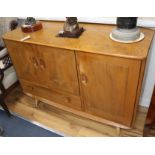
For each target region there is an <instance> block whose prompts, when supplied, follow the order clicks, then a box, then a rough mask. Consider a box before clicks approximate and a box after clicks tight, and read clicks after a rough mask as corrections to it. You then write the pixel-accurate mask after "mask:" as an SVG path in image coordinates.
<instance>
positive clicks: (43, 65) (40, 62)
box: [39, 59, 46, 69]
mask: <svg viewBox="0 0 155 155" xmlns="http://www.w3.org/2000/svg"><path fill="white" fill-rule="evenodd" d="M39 65H40V67H41V68H42V69H45V68H46V65H45V62H44V60H43V59H39Z"/></svg>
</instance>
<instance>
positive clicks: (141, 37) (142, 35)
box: [109, 32, 145, 44]
mask: <svg viewBox="0 0 155 155" xmlns="http://www.w3.org/2000/svg"><path fill="white" fill-rule="evenodd" d="M109 37H110V38H111V39H112V40H113V41H117V42H120V43H126V44H128V43H135V42H139V41H141V40H143V39H144V37H145V35H144V33H142V32H141V33H140V37H139V38H138V39H136V40H132V41H123V40H118V39H115V38H114V37H113V36H112V33H110V35H109Z"/></svg>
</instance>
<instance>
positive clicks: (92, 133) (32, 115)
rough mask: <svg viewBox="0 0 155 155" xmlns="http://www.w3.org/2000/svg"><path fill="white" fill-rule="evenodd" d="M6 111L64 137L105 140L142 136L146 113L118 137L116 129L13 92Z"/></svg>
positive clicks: (142, 109)
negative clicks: (105, 138) (102, 138)
mask: <svg viewBox="0 0 155 155" xmlns="http://www.w3.org/2000/svg"><path fill="white" fill-rule="evenodd" d="M6 102H7V105H8V107H9V109H10V110H11V111H12V112H13V113H15V114H17V115H19V116H22V117H24V118H26V119H28V120H30V121H33V122H34V121H35V122H38V123H40V124H42V125H44V126H46V127H48V128H50V129H52V130H54V131H56V132H57V133H58V132H59V133H62V135H64V136H82V137H83V136H84V137H101V136H102V137H103V136H104V137H107V136H112V137H113V136H123V137H125V136H128V137H129V136H134V137H135V136H143V128H144V123H145V118H146V114H147V109H146V108H144V107H139V108H138V112H137V116H136V120H135V124H134V127H133V129H128V130H125V129H121V130H120V132H119V134H118V131H117V129H116V128H115V127H112V126H108V125H105V124H101V123H99V122H95V121H92V120H90V119H86V118H82V117H79V116H76V115H73V114H71V113H69V112H65V111H63V110H60V109H57V108H55V107H53V106H50V105H48V104H46V103H43V102H39V104H38V106H37V107H36V104H35V99H34V98H32V97H29V96H27V95H25V94H23V93H22V91H21V88H20V87H17V88H15V89H14V90H13V91H12V92H11V94H9V95H8V97H7V98H6Z"/></svg>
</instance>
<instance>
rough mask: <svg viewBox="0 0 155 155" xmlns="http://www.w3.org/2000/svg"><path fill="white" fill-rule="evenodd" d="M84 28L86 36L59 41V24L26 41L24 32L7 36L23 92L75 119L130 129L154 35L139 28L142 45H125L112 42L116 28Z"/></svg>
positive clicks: (50, 25)
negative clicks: (110, 36) (68, 113)
mask: <svg viewBox="0 0 155 155" xmlns="http://www.w3.org/2000/svg"><path fill="white" fill-rule="evenodd" d="M81 25H82V26H83V27H85V28H86V31H85V32H84V33H83V34H82V36H81V37H80V38H78V39H71V38H59V37H56V34H57V33H58V32H59V30H60V29H61V28H62V26H63V23H61V22H43V26H44V29H43V30H40V31H37V32H33V33H31V34H30V35H31V39H29V40H26V41H24V42H21V41H20V39H21V38H23V37H24V36H26V35H27V34H25V33H23V32H22V31H21V30H20V29H17V30H15V31H12V32H8V33H7V34H5V35H4V36H3V39H4V41H5V44H6V46H7V48H8V50H9V53H10V56H11V58H12V60H13V64H14V66H15V68H16V71H17V74H18V76H19V80H20V82H21V85H22V88H23V91H24V92H25V93H28V94H31V95H33V96H34V97H35V98H38V99H39V100H42V101H48V102H47V103H48V104H51V105H52V106H56V107H58V108H62V109H63V110H66V111H69V112H71V113H74V114H76V115H80V116H83V117H87V118H88V119H93V120H95V121H99V122H102V123H107V124H109V125H114V126H117V127H122V128H127V127H131V126H132V125H133V123H134V118H135V114H136V109H137V105H138V103H139V97H140V92H141V86H142V79H143V73H144V68H145V62H146V58H147V55H148V51H149V48H150V43H151V40H152V38H153V35H154V32H153V31H152V30H149V29H144V28H141V31H142V32H143V33H144V34H145V39H144V40H142V41H141V42H138V43H133V44H121V43H117V42H114V41H112V40H110V38H109V34H110V32H111V31H112V29H113V28H114V26H109V25H97V24H81Z"/></svg>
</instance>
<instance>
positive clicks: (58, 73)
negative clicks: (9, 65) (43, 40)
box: [5, 40, 79, 95]
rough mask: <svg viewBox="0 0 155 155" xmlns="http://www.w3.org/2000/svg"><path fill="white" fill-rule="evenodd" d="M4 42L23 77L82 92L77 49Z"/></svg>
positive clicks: (70, 91) (35, 81) (74, 91)
mask: <svg viewBox="0 0 155 155" xmlns="http://www.w3.org/2000/svg"><path fill="white" fill-rule="evenodd" d="M5 42H6V45H7V48H8V50H9V51H10V56H11V58H12V60H13V62H14V64H15V68H16V70H17V73H18V75H19V77H20V78H21V79H24V80H26V81H30V82H33V83H37V84H39V85H41V86H43V87H46V88H52V89H58V90H62V91H66V92H69V93H72V94H75V95H79V87H78V79H77V71H76V64H75V56H74V51H71V50H65V49H58V48H57V49H55V48H49V47H44V46H36V45H29V44H27V43H20V42H14V41H8V40H7V41H5Z"/></svg>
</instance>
